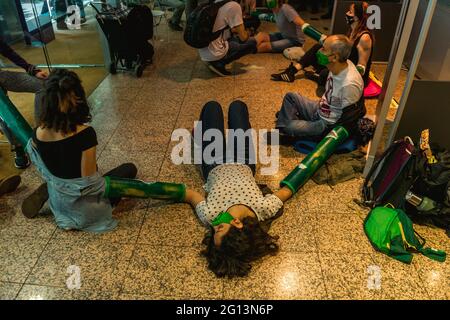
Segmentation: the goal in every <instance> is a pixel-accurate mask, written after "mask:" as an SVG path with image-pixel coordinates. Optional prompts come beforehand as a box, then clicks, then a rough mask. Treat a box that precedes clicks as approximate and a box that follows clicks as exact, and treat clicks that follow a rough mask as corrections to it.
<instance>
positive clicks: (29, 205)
mask: <svg viewBox="0 0 450 320" xmlns="http://www.w3.org/2000/svg"><path fill="white" fill-rule="evenodd" d="M47 200H48V190H47V184H46V183H43V184H41V185H40V186H39V188H37V189H36V190H35V191H34V192H33V193H32V194H30V195H29V196H28V198H26V199H25V200H24V201H23V202H22V213H23V215H24V216H25V217H27V218H29V219H31V218H34V217H35V216H37V215H38V213H39V210H41V208H42V206H43V205H44V203H45V202H46V201H47Z"/></svg>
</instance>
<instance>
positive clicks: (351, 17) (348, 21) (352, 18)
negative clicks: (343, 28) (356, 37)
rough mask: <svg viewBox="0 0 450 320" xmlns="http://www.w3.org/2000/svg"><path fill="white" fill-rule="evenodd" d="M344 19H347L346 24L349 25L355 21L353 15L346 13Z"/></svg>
mask: <svg viewBox="0 0 450 320" xmlns="http://www.w3.org/2000/svg"><path fill="white" fill-rule="evenodd" d="M345 20H346V21H347V24H348V25H351V24H352V23H353V22H355V17H354V16H350V15H348V14H346V15H345Z"/></svg>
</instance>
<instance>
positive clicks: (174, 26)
mask: <svg viewBox="0 0 450 320" xmlns="http://www.w3.org/2000/svg"><path fill="white" fill-rule="evenodd" d="M169 27H170V29H172V30H173V31H183V27H182V26H180V25H179V24H176V23H172V21H170V20H169Z"/></svg>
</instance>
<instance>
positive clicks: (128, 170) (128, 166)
mask: <svg viewBox="0 0 450 320" xmlns="http://www.w3.org/2000/svg"><path fill="white" fill-rule="evenodd" d="M136 175H137V168H136V166H135V165H134V164H133V163H124V164H121V165H120V166H118V167H117V168H114V169H112V170H110V171H108V172H107V173H105V174H104V175H103V176H104V177H117V178H124V179H134V178H136ZM120 200H121V198H110V199H109V201H110V202H111V205H112V206H113V207H115V206H117V205H118V204H119V202H120Z"/></svg>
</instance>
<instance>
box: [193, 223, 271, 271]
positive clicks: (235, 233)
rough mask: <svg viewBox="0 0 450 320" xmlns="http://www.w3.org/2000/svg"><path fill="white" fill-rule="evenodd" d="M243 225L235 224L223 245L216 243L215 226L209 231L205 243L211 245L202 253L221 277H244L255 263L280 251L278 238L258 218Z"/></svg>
mask: <svg viewBox="0 0 450 320" xmlns="http://www.w3.org/2000/svg"><path fill="white" fill-rule="evenodd" d="M242 224H243V228H242V229H238V228H236V227H234V226H231V228H230V231H228V233H227V234H226V235H225V236H224V237H223V239H222V243H221V244H220V246H216V245H215V243H214V229H213V228H211V230H210V231H209V232H208V233H207V234H206V236H205V238H204V239H203V244H205V245H206V246H207V248H206V249H205V250H203V251H202V255H203V256H205V257H206V259H207V261H208V268H209V269H210V270H211V271H213V272H214V273H215V274H216V276H218V277H228V278H232V277H244V276H246V275H248V273H249V272H250V269H251V264H250V263H251V262H252V261H255V260H257V259H259V258H262V257H264V256H266V255H268V254H270V255H275V254H276V253H277V252H278V250H279V247H278V244H277V243H276V240H277V239H278V237H273V236H271V235H269V234H268V233H267V232H266V231H264V230H263V228H262V227H261V224H260V223H259V221H258V219H257V218H254V217H246V218H244V219H243V220H242Z"/></svg>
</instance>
